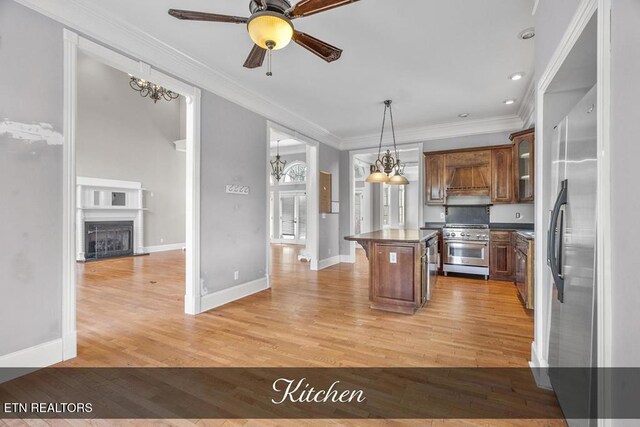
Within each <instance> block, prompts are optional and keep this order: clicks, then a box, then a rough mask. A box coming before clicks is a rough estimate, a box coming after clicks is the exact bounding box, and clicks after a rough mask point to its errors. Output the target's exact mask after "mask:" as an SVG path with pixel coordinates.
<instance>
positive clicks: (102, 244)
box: [84, 221, 133, 261]
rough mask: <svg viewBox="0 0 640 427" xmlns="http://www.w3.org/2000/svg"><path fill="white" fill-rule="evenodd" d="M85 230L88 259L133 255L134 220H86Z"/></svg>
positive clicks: (85, 247)
mask: <svg viewBox="0 0 640 427" xmlns="http://www.w3.org/2000/svg"><path fill="white" fill-rule="evenodd" d="M84 230H85V231H84V233H85V237H84V242H85V243H84V257H85V259H86V260H87V261H91V260H97V259H105V258H116V257H123V256H128V255H133V221H95V222H90V221H86V222H85V223H84Z"/></svg>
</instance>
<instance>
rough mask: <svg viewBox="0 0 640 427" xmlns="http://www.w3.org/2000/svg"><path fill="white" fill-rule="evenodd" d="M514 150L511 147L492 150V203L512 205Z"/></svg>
mask: <svg viewBox="0 0 640 427" xmlns="http://www.w3.org/2000/svg"><path fill="white" fill-rule="evenodd" d="M513 195H514V191H513V150H512V148H511V147H505V148H495V149H493V150H491V202H492V203H512V202H513V200H514V197H513Z"/></svg>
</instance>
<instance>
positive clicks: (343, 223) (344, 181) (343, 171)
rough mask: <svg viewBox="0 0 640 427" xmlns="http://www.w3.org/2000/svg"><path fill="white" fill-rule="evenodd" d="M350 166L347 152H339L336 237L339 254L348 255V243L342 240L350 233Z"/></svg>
mask: <svg viewBox="0 0 640 427" xmlns="http://www.w3.org/2000/svg"><path fill="white" fill-rule="evenodd" d="M351 173H352V172H351V166H350V165H349V152H348V151H342V152H340V176H341V177H342V178H341V179H340V183H339V184H340V194H341V195H342V197H340V215H339V219H338V221H339V223H340V224H339V230H338V238H339V240H340V241H339V242H338V243H339V245H340V255H349V248H350V244H349V242H347V241H346V240H344V238H345V236H348V235H350V234H351V233H350V230H351V218H349V215H350V210H351V197H349V187H350V180H351V178H350V177H351Z"/></svg>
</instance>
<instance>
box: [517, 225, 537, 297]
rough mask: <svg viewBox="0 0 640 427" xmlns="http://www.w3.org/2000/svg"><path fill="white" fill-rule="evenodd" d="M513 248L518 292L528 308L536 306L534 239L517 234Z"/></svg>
mask: <svg viewBox="0 0 640 427" xmlns="http://www.w3.org/2000/svg"><path fill="white" fill-rule="evenodd" d="M514 241H515V244H514V248H513V252H514V259H515V276H514V283H515V285H516V288H517V289H518V294H519V295H520V298H521V299H522V302H523V303H524V306H525V307H526V308H528V309H533V307H534V281H533V269H534V264H533V256H534V252H533V240H529V239H525V238H524V237H522V236H520V235H517V234H516V237H515V239H514Z"/></svg>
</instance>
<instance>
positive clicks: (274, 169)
mask: <svg viewBox="0 0 640 427" xmlns="http://www.w3.org/2000/svg"><path fill="white" fill-rule="evenodd" d="M276 144H277V148H276V149H277V152H276V159H275V160H271V161H270V162H269V163H271V175H273V177H274V178H275V179H276V180H277V181H278V182H280V179H282V174H283V172H284V167H285V166H286V165H287V161H286V160H284V161H283V160H280V140H278V141H276Z"/></svg>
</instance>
